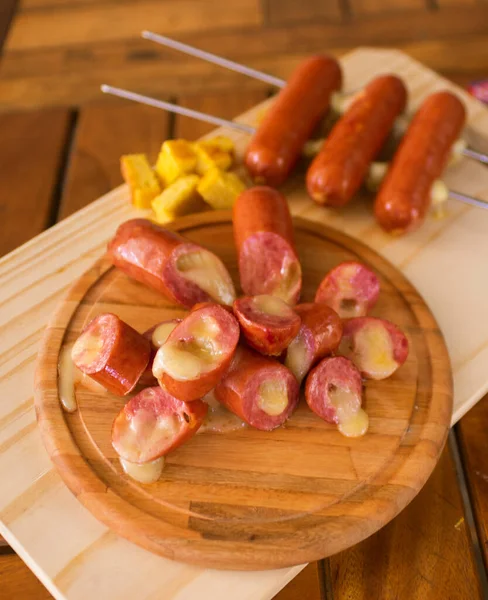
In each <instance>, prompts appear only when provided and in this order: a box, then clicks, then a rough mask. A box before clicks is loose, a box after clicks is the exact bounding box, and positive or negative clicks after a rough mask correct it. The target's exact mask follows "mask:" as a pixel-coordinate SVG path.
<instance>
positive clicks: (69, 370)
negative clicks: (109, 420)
mask: <svg viewBox="0 0 488 600" xmlns="http://www.w3.org/2000/svg"><path fill="white" fill-rule="evenodd" d="M71 350H72V346H71V345H69V346H64V347H63V348H61V352H60V353H59V363H58V376H59V384H58V385H59V399H60V400H61V404H62V405H63V408H64V410H65V411H66V412H69V413H72V412H75V410H76V409H77V408H78V407H77V404H76V397H75V372H76V371H77V372H78V373H80V372H79V371H78V369H77V368H76V367H75V365H74V364H73V359H72V358H71Z"/></svg>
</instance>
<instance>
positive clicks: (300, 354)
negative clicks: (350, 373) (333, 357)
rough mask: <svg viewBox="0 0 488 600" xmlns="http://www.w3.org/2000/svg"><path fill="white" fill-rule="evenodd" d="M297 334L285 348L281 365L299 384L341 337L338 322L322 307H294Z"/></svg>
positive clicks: (334, 315) (310, 304)
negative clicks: (296, 319)
mask: <svg viewBox="0 0 488 600" xmlns="http://www.w3.org/2000/svg"><path fill="white" fill-rule="evenodd" d="M294 310H295V312H296V313H297V314H298V316H299V317H300V319H301V325H300V331H299V332H298V335H297V336H296V337H295V339H294V340H293V341H292V342H291V344H290V345H289V346H288V349H287V351H286V356H285V365H286V366H287V367H288V368H289V369H290V371H291V372H292V373H293V375H295V377H296V378H297V380H298V382H299V383H300V382H301V381H302V380H303V378H304V377H305V375H306V374H307V373H308V372H309V370H310V369H311V368H312V367H313V365H314V364H315V363H316V362H317V361H319V360H320V359H321V358H324V356H327V355H329V354H331V353H332V352H334V350H336V349H337V347H338V346H339V343H340V341H341V338H342V320H341V319H340V317H339V315H338V314H337V313H336V312H335V311H334V310H332V308H329V307H328V306H327V305H325V304H313V303H311V302H310V303H306V304H298V305H297V306H295V308H294Z"/></svg>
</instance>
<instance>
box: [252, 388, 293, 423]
mask: <svg viewBox="0 0 488 600" xmlns="http://www.w3.org/2000/svg"><path fill="white" fill-rule="evenodd" d="M257 405H258V406H259V408H260V409H261V410H262V411H263V412H265V413H266V414H267V415H269V416H270V417H276V416H277V415H281V413H282V412H283V411H285V410H286V407H287V406H288V393H287V389H286V386H285V385H284V383H283V382H281V381H276V380H274V379H269V380H268V381H264V382H263V383H262V384H261V385H260V386H259V390H258V398H257Z"/></svg>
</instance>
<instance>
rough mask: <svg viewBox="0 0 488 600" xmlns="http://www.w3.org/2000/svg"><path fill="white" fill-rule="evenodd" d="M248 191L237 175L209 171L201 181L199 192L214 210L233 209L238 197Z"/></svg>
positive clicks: (214, 170)
mask: <svg viewBox="0 0 488 600" xmlns="http://www.w3.org/2000/svg"><path fill="white" fill-rule="evenodd" d="M245 189H246V186H245V185H244V183H243V181H242V180H241V179H240V178H239V177H238V176H237V175H236V174H235V173H226V172H225V171H221V170H220V169H217V168H213V169H209V170H208V171H207V172H206V173H205V175H204V176H203V177H202V179H201V180H200V183H199V184H198V187H197V191H198V193H199V194H200V196H201V197H202V198H203V199H204V200H205V202H207V204H210V206H211V207H212V208H216V209H224V208H232V206H234V202H235V200H236V198H237V196H238V195H239V194H240V193H241V192H243V191H244V190H245Z"/></svg>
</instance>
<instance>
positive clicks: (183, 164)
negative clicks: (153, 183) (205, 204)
mask: <svg viewBox="0 0 488 600" xmlns="http://www.w3.org/2000/svg"><path fill="white" fill-rule="evenodd" d="M196 165H197V155H196V153H195V150H194V149H193V146H192V144H191V143H190V142H187V141H186V140H166V141H165V142H163V145H162V146H161V150H160V152H159V156H158V160H157V162H156V172H157V174H158V175H159V177H160V178H161V181H162V182H163V184H164V185H165V186H167V185H170V184H172V183H173V181H176V180H177V179H178V177H182V176H183V175H188V174H189V173H193V172H194V171H195V167H196Z"/></svg>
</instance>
